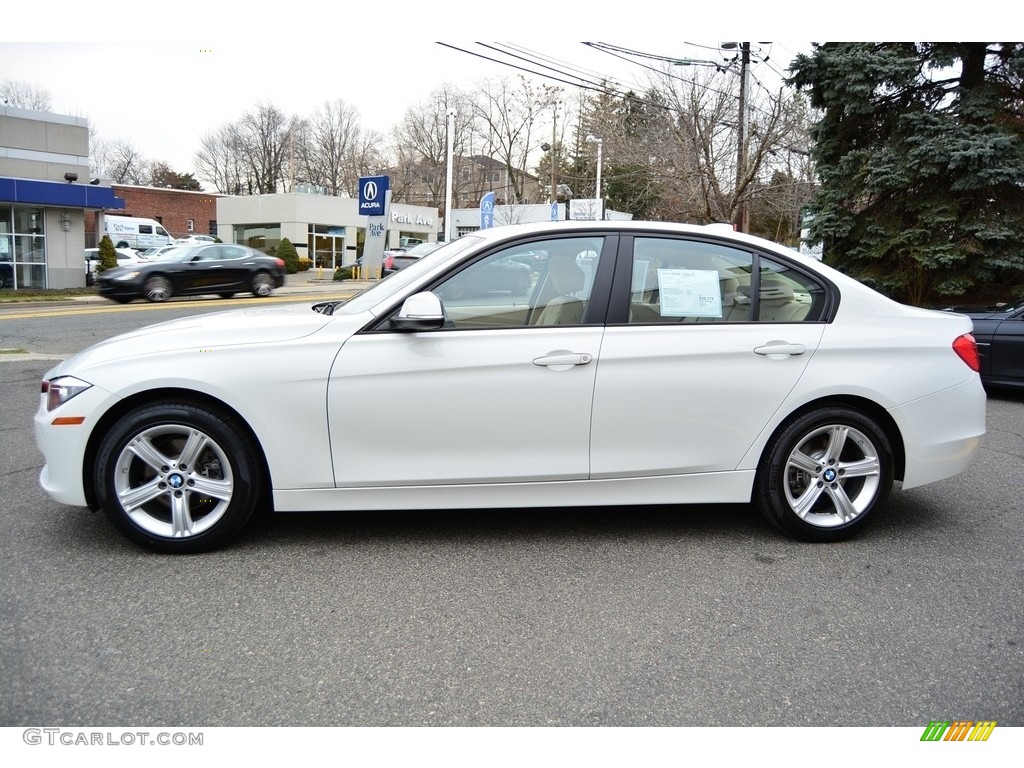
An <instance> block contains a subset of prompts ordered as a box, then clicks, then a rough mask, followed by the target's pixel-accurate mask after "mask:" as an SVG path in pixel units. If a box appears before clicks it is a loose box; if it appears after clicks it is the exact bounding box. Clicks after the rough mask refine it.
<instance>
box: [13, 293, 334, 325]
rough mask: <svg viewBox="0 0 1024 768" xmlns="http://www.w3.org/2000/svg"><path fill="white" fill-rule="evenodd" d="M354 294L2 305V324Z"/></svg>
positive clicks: (292, 300)
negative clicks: (16, 307)
mask: <svg viewBox="0 0 1024 768" xmlns="http://www.w3.org/2000/svg"><path fill="white" fill-rule="evenodd" d="M352 295H353V294H352V293H351V292H350V293H345V294H336V295H330V294H326V293H325V294H294V295H291V296H268V297H264V298H245V299H209V300H200V301H170V302H160V303H155V304H154V303H147V304H115V303H109V304H96V303H92V302H90V303H88V304H84V303H83V304H82V306H80V307H69V306H68V305H67V304H62V305H61V306H60V307H53V308H50V309H47V308H45V307H40V306H39V305H38V304H36V305H33V309H24V310H22V311H20V312H18V311H15V312H10V313H8V312H4V311H3V305H2V304H0V321H2V320H26V319H32V318H36V317H57V316H59V315H102V314H106V313H110V312H149V311H153V310H158V309H175V308H184V307H188V306H195V307H237V306H240V304H241V303H244V304H246V305H248V304H250V303H253V302H258V303H260V304H282V303H286V302H300V301H302V302H305V301H308V302H309V303H311V304H315V303H318V302H321V301H340V300H342V299H347V298H349V297H351V296H352Z"/></svg>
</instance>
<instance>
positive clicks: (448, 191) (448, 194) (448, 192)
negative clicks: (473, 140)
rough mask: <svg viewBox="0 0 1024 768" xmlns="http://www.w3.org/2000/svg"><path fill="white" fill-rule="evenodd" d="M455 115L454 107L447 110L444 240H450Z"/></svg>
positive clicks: (447, 241) (448, 241)
mask: <svg viewBox="0 0 1024 768" xmlns="http://www.w3.org/2000/svg"><path fill="white" fill-rule="evenodd" d="M455 115H456V112H455V110H454V109H449V110H448V178H447V179H446V180H445V192H444V241H445V242H446V243H450V242H451V241H452V165H453V158H454V156H455Z"/></svg>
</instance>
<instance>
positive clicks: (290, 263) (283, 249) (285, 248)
mask: <svg viewBox="0 0 1024 768" xmlns="http://www.w3.org/2000/svg"><path fill="white" fill-rule="evenodd" d="M277 258H279V259H281V260H282V261H283V262H284V267H285V271H287V272H288V274H289V275H294V274H295V273H296V272H298V271H299V254H298V252H297V251H296V250H295V246H294V245H292V241H291V240H289V239H288V238H287V237H286V238H284V239H283V240H282V241H281V244H280V245H279V246H277Z"/></svg>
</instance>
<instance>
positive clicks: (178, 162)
mask: <svg viewBox="0 0 1024 768" xmlns="http://www.w3.org/2000/svg"><path fill="white" fill-rule="evenodd" d="M873 2H875V0H867V4H868V5H870V4H871V3H873ZM44 5H45V8H46V9H47V10H46V12H45V13H43V12H40V9H41V6H35V7H32V6H29V4H26V3H21V4H19V5H18V6H16V7H15V8H12V9H9V10H7V11H5V22H6V23H5V25H4V32H5V37H10V38H12V41H10V42H0V79H4V80H14V81H19V82H23V83H27V84H30V85H32V86H34V87H37V88H40V89H42V90H45V91H47V92H48V93H49V95H50V99H51V103H52V105H53V108H54V111H56V112H59V113H63V114H71V115H77V116H83V117H88V118H89V120H90V121H91V124H92V128H93V130H94V131H95V133H96V134H97V135H98V136H99V137H101V138H102V139H104V140H107V141H113V140H117V139H126V140H128V141H130V142H131V143H132V144H133V146H134V147H135V149H136V150H138V151H139V152H140V153H141V154H142V155H143V156H144V157H145V158H146V159H148V160H158V161H163V162H166V163H168V164H169V165H170V166H171V167H172V168H173V169H174V170H176V171H179V172H192V171H193V170H194V168H193V162H192V159H193V156H194V154H195V153H196V152H197V151H198V150H199V148H200V146H201V140H202V137H203V136H205V135H207V134H209V133H211V132H212V131H214V130H216V129H217V128H219V127H220V126H222V125H224V124H225V123H228V122H233V121H235V120H237V119H238V118H239V117H240V116H241V115H242V114H243V113H244V112H245V111H247V110H251V109H253V108H254V107H255V106H256V105H257V104H259V103H261V102H263V103H269V104H273V105H274V106H276V107H278V108H279V109H281V110H282V111H283V112H284V113H285V114H286V115H293V114H297V115H308V114H310V113H311V112H313V111H314V110H315V109H316V108H317V107H319V106H320V105H322V104H323V103H324V102H325V101H328V100H334V99H341V100H343V101H344V102H346V103H347V104H349V105H350V106H353V107H355V108H356V109H357V110H358V111H359V113H360V117H361V124H362V126H363V127H364V128H366V129H370V130H375V131H379V132H381V133H384V134H386V133H387V132H389V131H390V129H391V127H392V126H393V125H394V124H395V123H396V122H397V121H398V120H399V119H400V118H401V117H402V115H403V114H404V112H405V110H406V109H407V108H408V107H409V106H412V105H414V104H417V103H419V102H421V101H423V100H424V99H426V98H427V97H428V96H429V94H430V93H431V92H432V91H434V90H436V89H437V88H439V87H441V86H442V85H444V84H445V83H451V84H453V85H456V86H463V87H467V88H468V87H471V86H472V85H473V84H474V83H476V82H479V81H480V80H482V79H484V78H488V77H503V76H512V75H515V74H517V72H518V71H519V70H517V69H515V68H514V67H513V66H511V65H512V64H515V63H519V64H521V65H522V66H523V67H526V68H532V66H531V65H530V64H527V63H526V62H524V61H518V62H517V60H516V59H515V58H513V57H512V56H510V55H508V54H505V55H499V54H497V53H495V52H494V51H491V50H489V49H488V48H487V47H485V46H489V45H498V46H503V47H507V46H516V47H518V48H519V49H520V51H521V53H523V54H524V55H526V56H527V57H528V58H530V59H534V60H536V59H538V58H546V59H549V60H550V61H551V62H552V63H553V64H556V65H557V66H558V67H560V68H562V69H563V70H565V71H576V70H580V72H579V73H578V75H579V76H582V77H590V78H592V79H600V78H601V77H602V76H604V77H610V78H613V79H614V80H615V81H616V82H618V83H620V84H621V85H623V86H624V87H637V88H640V89H642V88H643V87H644V85H645V84H646V82H647V79H648V77H649V75H650V74H651V73H650V71H649V70H647V69H645V68H644V67H643V66H642V65H641V64H639V63H637V61H638V60H637V59H636V58H635V57H632V58H630V57H621V56H615V55H611V54H608V53H604V52H601V51H597V50H595V49H594V48H592V47H590V46H587V45H585V44H584V43H581V42H573V41H569V40H564V39H563V38H568V37H573V38H580V39H591V40H612V41H614V44H615V45H618V46H622V47H624V48H628V49H632V50H636V51H643V52H646V53H651V54H655V55H662V56H678V57H691V58H721V55H722V54H721V52H719V51H717V50H715V49H714V47H715V46H717V44H718V41H719V40H720V39H722V37H721V32H722V31H723V30H724V29H726V28H728V29H730V30H731V31H733V32H735V33H739V34H736V35H735V36H736V37H741V38H743V37H745V38H750V37H754V36H757V37H772V36H774V37H778V38H782V39H787V40H793V39H797V40H799V39H800V38H801V35H800V33H801V31H804V30H807V35H806V39H808V40H810V39H815V38H812V37H811V33H810V31H809V29H808V27H807V21H806V17H805V16H802V15H801V14H800V13H798V7H799V6H800V5H804V4H803V3H796V4H795V6H797V8H795V9H794V10H793V11H792V12H790V13H791V15H787V12H786V10H785V5H786V4H783V5H781V6H780V4H779V3H778V2H776V3H774V4H771V11H772V12H771V14H765V11H764V9H765V8H766V5H765V4H764V3H754V2H749V7H750V8H753V9H758V10H759V11H760V15H761V16H766V15H767V16H768V17H769V18H770V19H771V20H772V21H771V23H768V22H763V21H762V20H761V19H760V18H759V16H758V14H757V13H752V12H749V11H746V12H745V8H746V7H747V6H748V2H747V0H742V2H733V3H730V4H729V5H728V6H724V5H719V6H712V5H704V6H694V5H689V6H680V5H679V4H666V3H664V2H660V1H658V0H627V2H625V3H619V4H618V5H605V4H597V3H589V4H584V3H575V4H565V3H560V4H554V3H551V2H544V3H538V2H535V0H527V1H526V2H524V1H523V0H506V2H504V3H498V2H496V1H495V0H490V2H489V3H483V2H472V3H466V2H458V1H457V0H448V1H447V2H444V3H434V2H422V3H413V2H408V0H389V1H388V2H383V3H382V2H378V3H377V4H375V5H372V6H371V5H367V4H362V5H358V4H355V3H354V2H353V0H344V3H334V4H329V3H325V2H313V0H287V2H283V3H278V4H275V5H261V6H256V5H234V4H233V5H231V6H228V5H227V4H223V5H224V8H223V9H221V8H220V7H219V6H220V5H221V4H217V6H218V7H214V6H213V3H212V2H211V1H210V0H206V1H205V2H198V1H197V0H178V2H175V3H171V4H168V3H164V2H160V3H156V2H145V1H139V0H137V1H136V2H135V3H133V4H122V5H113V6H112V5H107V6H86V5H83V4H82V3H81V0H47V2H45V4H44ZM806 5H811V4H809V3H808V4H806ZM863 5H864V4H863V3H862V4H860V5H859V6H858V8H860V9H861V10H863ZM442 6H443V7H442ZM726 7H728V10H729V16H730V17H731V19H730V23H729V24H724V25H723V24H721V23H720V19H719V15H720V14H719V13H718V12H717V11H715V10H714V9H722V10H724V9H726ZM812 7H817V8H819V9H820V4H816V5H814V6H812ZM698 8H701V9H702V12H700V13H698V12H697V9H698ZM149 9H152V10H149ZM665 9H668V10H665ZM19 17H20V18H19ZM801 19H803V21H801ZM890 21H891V15H890ZM772 25H774V27H773V26H772ZM712 27H714V29H712ZM719 27H721V29H719ZM15 30H17V31H18V32H24V33H25V34H24V35H23V38H22V41H21V42H15V41H14V40H16V39H17V37H16V35H14V34H9V33H11V32H13V31H15ZM850 31H853V30H850ZM772 32H774V33H775V34H774V35H773V34H771V33H772ZM766 33H767V34H766ZM876 34H877V31H876ZM493 37H502V38H504V39H506V40H509V39H511V40H515V41H517V42H513V43H483V44H482V43H474V42H461V41H462V40H472V39H474V38H476V39H481V38H483V39H487V38H493ZM817 39H825V38H824V36H819V37H818V38H817ZM847 39H850V38H849V37H848V38H847ZM893 39H899V38H893ZM58 40H59V41H65V42H56V41H58ZM433 40H448V41H453V42H450V43H449V44H448V45H444V44H439V43H437V42H434V41H433ZM684 40H687V41H694V42H683V41H684ZM449 45H450V46H453V47H448V46H449ZM761 45H762V50H763V51H764V52H765V53H768V54H770V59H769V64H767V65H764V64H762V65H759V69H758V70H757V71H758V72H759V73H760V75H761V77H762V78H764V79H766V80H767V79H770V78H772V77H774V78H775V79H776V81H778V79H779V72H781V71H783V70H785V68H786V67H787V66H788V64H789V63H790V61H791V60H792V58H793V56H794V55H795V54H796V53H797V52H809V50H810V43H809V42H806V43H804V42H797V43H773V44H761ZM702 46H708V47H702ZM456 49H462V50H456ZM467 51H469V52H467ZM474 54H478V55H474ZM487 56H493V57H494V58H498V59H500V60H501V61H502V62H503V63H497V62H492V61H488V60H487V58H486V57H487ZM648 63H649V64H651V65H657V62H656V61H649V62H648ZM548 74H549V75H550V74H551V73H550V72H548ZM534 79H538V80H539V79H540V78H536V77H535V78H534ZM545 82H548V83H550V84H552V85H559V84H561V83H558V82H557V81H556V80H554V79H547V80H546V81H545Z"/></svg>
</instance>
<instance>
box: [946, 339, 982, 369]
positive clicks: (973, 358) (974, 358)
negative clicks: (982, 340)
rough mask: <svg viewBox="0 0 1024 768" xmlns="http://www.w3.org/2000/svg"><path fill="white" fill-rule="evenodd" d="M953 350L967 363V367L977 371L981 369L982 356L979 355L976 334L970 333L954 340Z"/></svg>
mask: <svg viewBox="0 0 1024 768" xmlns="http://www.w3.org/2000/svg"><path fill="white" fill-rule="evenodd" d="M953 351H954V352H956V353H957V354H958V355H959V356H960V359H961V360H963V361H964V362H965V363H967V367H968V368H970V369H971V370H972V371H974V372H975V373H977V372H979V371H981V358H980V357H978V342H976V341H975V340H974V336H972V335H971V334H969V333H965V334H964V335H963V336H958V337H957V338H956V339H954V341H953Z"/></svg>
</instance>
